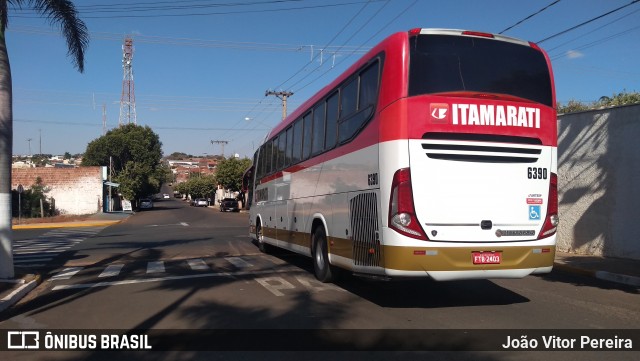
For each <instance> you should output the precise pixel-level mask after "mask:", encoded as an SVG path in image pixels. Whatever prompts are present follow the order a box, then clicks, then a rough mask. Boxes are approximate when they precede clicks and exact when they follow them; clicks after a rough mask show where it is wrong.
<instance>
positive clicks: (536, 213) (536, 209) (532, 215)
mask: <svg viewBox="0 0 640 361" xmlns="http://www.w3.org/2000/svg"><path fill="white" fill-rule="evenodd" d="M529 220H530V221H538V220H540V206H529Z"/></svg>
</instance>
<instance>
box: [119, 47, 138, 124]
mask: <svg viewBox="0 0 640 361" xmlns="http://www.w3.org/2000/svg"><path fill="white" fill-rule="evenodd" d="M133 50H134V49H133V39H132V38H131V37H126V38H125V39H124V45H122V69H123V73H124V75H123V78H122V96H121V97H120V119H119V121H118V125H119V126H122V125H124V124H130V123H132V122H133V124H137V121H136V95H135V92H134V88H135V87H134V83H133Z"/></svg>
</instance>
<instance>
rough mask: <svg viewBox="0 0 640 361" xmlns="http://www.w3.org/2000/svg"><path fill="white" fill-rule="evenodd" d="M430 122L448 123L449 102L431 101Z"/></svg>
mask: <svg viewBox="0 0 640 361" xmlns="http://www.w3.org/2000/svg"><path fill="white" fill-rule="evenodd" d="M430 112H431V122H432V123H440V124H445V123H448V120H449V119H448V118H449V114H448V113H449V104H446V103H431V109H430Z"/></svg>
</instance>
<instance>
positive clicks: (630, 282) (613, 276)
mask: <svg viewBox="0 0 640 361" xmlns="http://www.w3.org/2000/svg"><path fill="white" fill-rule="evenodd" d="M553 268H554V269H557V270H559V271H562V272H568V273H573V274H579V275H582V276H587V277H592V278H597V279H599V280H602V281H609V282H615V283H620V284H623V285H627V286H633V287H640V277H635V276H629V275H623V274H620V273H613V272H607V271H597V270H589V269H584V268H579V267H573V266H568V265H566V264H564V263H554V264H553Z"/></svg>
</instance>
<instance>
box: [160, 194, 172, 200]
mask: <svg viewBox="0 0 640 361" xmlns="http://www.w3.org/2000/svg"><path fill="white" fill-rule="evenodd" d="M162 198H163V199H169V198H170V197H169V195H168V194H167V193H165V194H163V195H162Z"/></svg>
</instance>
